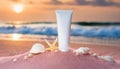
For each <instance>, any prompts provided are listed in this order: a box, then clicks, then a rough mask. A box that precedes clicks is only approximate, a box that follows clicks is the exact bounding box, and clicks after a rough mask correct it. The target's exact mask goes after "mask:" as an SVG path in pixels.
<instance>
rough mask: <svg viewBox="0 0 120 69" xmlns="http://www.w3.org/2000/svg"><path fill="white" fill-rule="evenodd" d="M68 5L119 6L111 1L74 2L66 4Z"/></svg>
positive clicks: (81, 0)
mask: <svg viewBox="0 0 120 69" xmlns="http://www.w3.org/2000/svg"><path fill="white" fill-rule="evenodd" d="M67 4H68V5H92V6H119V7H120V3H117V2H114V1H113V0H74V1H73V2H68V3H67Z"/></svg>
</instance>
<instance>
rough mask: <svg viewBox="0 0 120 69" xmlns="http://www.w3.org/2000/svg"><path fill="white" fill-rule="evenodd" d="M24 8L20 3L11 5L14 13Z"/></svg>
mask: <svg viewBox="0 0 120 69" xmlns="http://www.w3.org/2000/svg"><path fill="white" fill-rule="evenodd" d="M23 9H24V6H23V5H22V4H15V5H13V10H14V11H15V12H16V13H21V12H22V11H23Z"/></svg>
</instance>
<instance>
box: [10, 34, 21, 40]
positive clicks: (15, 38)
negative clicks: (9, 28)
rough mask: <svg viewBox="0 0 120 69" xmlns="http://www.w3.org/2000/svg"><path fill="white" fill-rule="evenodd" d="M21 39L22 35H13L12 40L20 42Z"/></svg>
mask: <svg viewBox="0 0 120 69" xmlns="http://www.w3.org/2000/svg"><path fill="white" fill-rule="evenodd" d="M20 37H21V35H20V34H13V35H12V39H13V40H19V39H20Z"/></svg>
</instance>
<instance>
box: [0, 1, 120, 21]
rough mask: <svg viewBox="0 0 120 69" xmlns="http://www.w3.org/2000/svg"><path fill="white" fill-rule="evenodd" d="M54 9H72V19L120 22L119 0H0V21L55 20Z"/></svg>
mask: <svg viewBox="0 0 120 69" xmlns="http://www.w3.org/2000/svg"><path fill="white" fill-rule="evenodd" d="M16 4H21V5H22V6H23V10H22V11H21V12H20V13H16V12H15V10H14V8H13V7H15V6H16ZM56 10H73V17H72V21H86V22H120V0H0V21H47V22H48V21H53V22H55V21H56V14H55V11H56Z"/></svg>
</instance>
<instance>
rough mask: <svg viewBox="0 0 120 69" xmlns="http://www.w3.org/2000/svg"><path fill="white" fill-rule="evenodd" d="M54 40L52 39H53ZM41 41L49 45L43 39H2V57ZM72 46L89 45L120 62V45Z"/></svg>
mask: <svg viewBox="0 0 120 69" xmlns="http://www.w3.org/2000/svg"><path fill="white" fill-rule="evenodd" d="M51 42H52V41H51ZM35 43H41V44H43V45H44V46H45V47H46V48H47V47H48V45H47V44H46V43H45V41H43V40H0V57H7V56H14V55H19V54H23V53H25V52H28V51H29V50H30V49H31V47H32V46H33V44H35ZM70 46H71V48H75V49H76V48H79V47H89V48H91V52H94V53H98V54H99V55H109V56H113V58H114V59H115V61H116V62H117V63H118V64H120V58H119V57H120V47H119V46H118V47H116V46H103V45H94V44H80V43H74V42H71V43H70Z"/></svg>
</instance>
